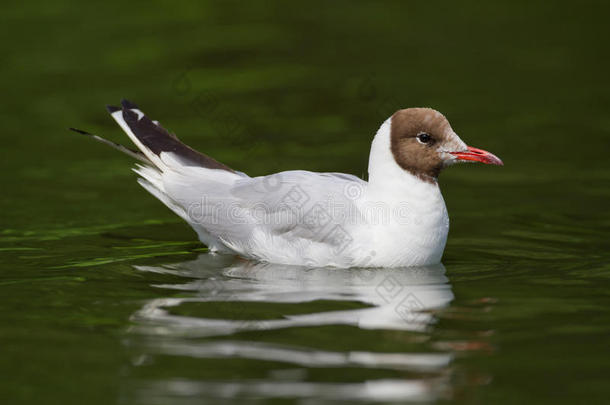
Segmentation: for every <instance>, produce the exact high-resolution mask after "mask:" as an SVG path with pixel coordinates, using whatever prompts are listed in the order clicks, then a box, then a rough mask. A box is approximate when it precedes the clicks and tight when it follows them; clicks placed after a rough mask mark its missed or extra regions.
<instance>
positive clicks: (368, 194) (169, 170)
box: [76, 100, 502, 267]
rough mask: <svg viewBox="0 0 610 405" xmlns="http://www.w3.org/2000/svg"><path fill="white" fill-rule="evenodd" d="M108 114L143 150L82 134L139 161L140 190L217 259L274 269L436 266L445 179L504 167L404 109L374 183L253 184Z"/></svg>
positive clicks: (381, 145)
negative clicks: (455, 171)
mask: <svg viewBox="0 0 610 405" xmlns="http://www.w3.org/2000/svg"><path fill="white" fill-rule="evenodd" d="M107 109H108V111H109V112H110V114H111V115H112V117H113V118H114V119H115V121H116V122H117V123H118V124H119V125H120V126H121V128H122V129H123V130H124V131H125V132H126V133H127V135H128V136H129V138H130V139H131V140H132V141H133V143H134V144H135V145H136V146H137V147H138V149H139V150H133V149H129V148H126V147H124V146H122V145H118V144H115V143H113V142H110V141H107V140H105V139H103V138H100V137H98V136H96V135H92V134H89V133H87V132H85V131H81V130H76V131H77V132H80V133H83V134H86V135H90V136H92V137H94V138H96V139H97V140H99V141H101V142H104V143H106V144H109V145H111V146H113V147H114V148H116V149H119V150H121V151H122V152H125V153H127V154H128V155H130V156H132V157H134V158H136V159H138V160H140V161H141V162H142V164H138V165H137V167H136V168H135V169H134V171H135V172H136V173H137V174H138V175H140V178H139V179H138V182H139V183H140V185H142V186H143V187H144V188H145V189H146V190H148V191H149V192H150V193H151V194H152V195H154V196H155V197H157V198H158V199H159V200H161V201H162V202H163V203H164V204H165V205H167V206H168V207H169V208H170V209H171V210H172V211H174V212H175V213H176V214H178V215H179V216H180V217H181V218H183V219H184V220H185V221H186V222H188V223H189V225H191V226H192V227H193V229H194V230H195V231H196V232H197V234H198V235H199V239H200V240H201V241H202V242H203V243H204V244H206V245H207V246H208V247H209V249H210V250H211V251H213V252H225V253H232V254H237V255H240V256H243V257H246V258H250V259H255V260H261V261H267V262H273V263H282V264H293V265H311V266H337V267H352V266H355V267H397V266H418V265H427V264H435V263H438V262H440V260H441V257H442V254H443V250H444V248H445V242H446V240H447V232H448V230H449V217H448V215H447V209H446V207H445V202H444V201H443V196H442V195H441V192H440V189H439V186H438V183H437V178H438V175H439V173H440V172H441V170H442V169H443V168H445V167H447V166H450V165H452V164H454V163H457V162H463V161H475V162H482V163H487V164H493V165H502V161H501V160H500V159H499V158H498V157H496V156H495V155H493V154H491V153H489V152H486V151H484V150H481V149H476V148H473V147H470V146H467V145H466V144H465V143H464V142H462V140H461V139H460V138H459V137H458V136H457V134H456V133H455V132H454V131H453V129H452V128H451V126H450V125H449V122H448V121H447V119H446V118H445V117H444V116H443V115H442V114H441V113H439V112H438V111H435V110H432V109H430V108H407V109H404V110H399V111H397V112H396V113H394V114H393V115H392V116H391V117H390V118H388V119H387V120H386V121H385V122H384V123H383V124H382V125H381V127H380V128H379V130H378V131H377V134H376V135H375V138H374V139H373V143H372V145H371V152H370V157H369V168H368V173H369V178H368V181H364V180H362V179H359V178H358V177H356V176H352V175H349V174H343V173H315V172H308V171H303V170H292V171H285V172H280V173H275V174H271V175H268V176H260V177H250V176H248V175H246V174H244V173H241V172H238V171H236V170H233V169H231V168H230V167H228V166H226V165H224V164H222V163H220V162H218V161H216V160H214V159H213V158H211V157H209V156H206V155H205V154H203V153H200V152H197V151H195V150H194V149H191V148H190V147H188V146H186V145H185V144H183V143H182V142H180V140H178V138H177V137H176V136H175V135H173V134H171V133H170V132H168V131H167V130H165V129H164V128H163V127H161V125H159V123H158V122H156V121H151V120H150V119H149V118H148V117H147V116H146V115H144V113H143V112H142V111H140V109H139V108H138V107H137V106H136V105H135V104H133V103H131V102H129V101H126V100H123V101H122V102H121V107H113V106H109V107H107Z"/></svg>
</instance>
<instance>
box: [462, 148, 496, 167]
mask: <svg viewBox="0 0 610 405" xmlns="http://www.w3.org/2000/svg"><path fill="white" fill-rule="evenodd" d="M467 148H468V151H466V152H451V154H452V155H453V156H455V157H456V158H457V160H472V161H475V162H481V163H485V164H488V165H498V166H504V163H502V161H501V160H500V158H499V157H497V156H496V155H494V154H493V153H491V152H487V151H486V150H483V149H477V148H473V147H472V146H468V147H467Z"/></svg>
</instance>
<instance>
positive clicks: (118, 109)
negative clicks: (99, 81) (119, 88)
mask: <svg viewBox="0 0 610 405" xmlns="http://www.w3.org/2000/svg"><path fill="white" fill-rule="evenodd" d="M106 110H108V112H109V113H110V114H112V113H115V112H117V111H120V110H121V109H120V108H119V107H117V106H114V105H107V106H106Z"/></svg>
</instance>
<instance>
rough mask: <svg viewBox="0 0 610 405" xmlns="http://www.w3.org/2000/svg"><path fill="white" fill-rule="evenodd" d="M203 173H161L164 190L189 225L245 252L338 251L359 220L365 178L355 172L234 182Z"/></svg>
mask: <svg viewBox="0 0 610 405" xmlns="http://www.w3.org/2000/svg"><path fill="white" fill-rule="evenodd" d="M205 177H206V178H205V179H204V178H203V177H202V176H200V175H199V176H198V175H196V174H195V173H191V174H190V175H187V176H185V175H184V174H178V173H176V174H175V175H174V176H171V175H165V176H164V188H165V190H166V192H167V193H168V195H170V196H171V197H172V199H173V200H175V201H178V202H179V203H180V204H181V205H182V206H183V207H185V211H186V212H187V213H188V215H189V222H190V223H191V225H193V226H194V227H196V226H200V227H202V228H204V229H205V230H206V232H208V233H210V234H212V235H214V236H215V237H217V238H219V239H220V240H221V241H222V242H223V243H224V244H225V245H227V246H228V247H230V248H231V249H232V250H234V251H236V252H238V253H241V254H244V255H246V256H250V257H252V255H253V252H254V253H257V252H266V251H267V250H269V249H267V247H270V246H272V249H273V251H274V252H273V254H279V255H281V254H283V253H285V254H289V252H288V251H291V252H293V251H294V250H295V249H297V250H298V249H301V250H302V254H303V256H304V257H307V252H308V251H309V250H311V249H312V248H322V247H323V248H328V249H331V250H338V249H340V248H341V245H342V244H344V243H345V241H344V240H339V239H342V238H343V239H345V237H347V238H348V239H350V238H351V236H350V235H349V232H350V228H351V227H352V226H353V225H357V224H362V222H361V221H363V216H362V214H361V212H360V209H359V207H358V204H357V201H358V200H359V198H360V196H361V194H362V192H363V190H364V188H365V186H366V182H364V181H363V180H361V179H359V178H357V177H355V176H351V175H346V174H341V173H314V172H307V171H287V172H281V173H276V174H272V175H269V176H262V177H254V178H250V177H241V178H240V179H238V180H236V181H235V182H233V183H232V184H226V183H223V182H218V181H214V179H213V178H211V177H209V176H205ZM283 246H284V247H285V249H282V247H283ZM262 256H264V253H263V255H262ZM259 258H261V259H265V260H269V258H268V257H259ZM273 259H274V260H276V261H277V260H278V258H276V257H274V258H273ZM279 260H281V258H280V259H279Z"/></svg>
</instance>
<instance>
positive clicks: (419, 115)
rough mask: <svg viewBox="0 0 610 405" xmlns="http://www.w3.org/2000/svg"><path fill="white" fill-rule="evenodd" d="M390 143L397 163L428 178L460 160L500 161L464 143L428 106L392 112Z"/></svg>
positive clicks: (429, 179)
mask: <svg viewBox="0 0 610 405" xmlns="http://www.w3.org/2000/svg"><path fill="white" fill-rule="evenodd" d="M390 147H391V149H392V155H393V156H394V160H396V163H397V164H398V165H399V166H400V167H401V168H403V169H404V170H406V171H408V172H410V173H411V174H413V175H415V176H417V177H419V178H420V179H422V180H425V181H428V182H435V181H436V179H437V177H438V175H439V174H440V172H441V170H442V169H443V168H445V167H447V166H450V165H452V164H454V163H457V162H460V161H476V162H482V163H486V164H493V165H502V164H503V163H502V161H501V160H500V159H499V158H498V157H497V156H495V155H493V154H492V153H490V152H487V151H484V150H482V149H477V148H473V147H471V146H467V145H466V144H465V143H464V142H463V141H462V140H461V139H460V137H459V136H457V134H456V133H455V132H454V131H453V129H452V128H451V125H449V121H447V119H446V118H445V116H444V115H443V114H441V113H439V112H438V111H436V110H433V109H431V108H406V109H404V110H398V111H396V112H395V113H394V115H392V123H391V130H390Z"/></svg>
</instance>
